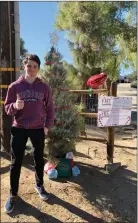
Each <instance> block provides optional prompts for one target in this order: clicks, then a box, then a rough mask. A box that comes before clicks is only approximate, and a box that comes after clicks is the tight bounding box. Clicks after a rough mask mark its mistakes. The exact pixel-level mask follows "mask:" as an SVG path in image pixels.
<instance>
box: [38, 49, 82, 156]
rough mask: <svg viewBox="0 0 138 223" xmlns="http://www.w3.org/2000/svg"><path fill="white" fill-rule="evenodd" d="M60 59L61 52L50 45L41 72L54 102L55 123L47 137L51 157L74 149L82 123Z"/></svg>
mask: <svg viewBox="0 0 138 223" xmlns="http://www.w3.org/2000/svg"><path fill="white" fill-rule="evenodd" d="M61 59H62V56H61V54H60V53H59V52H58V51H57V50H56V49H55V47H53V46H52V47H51V49H50V51H49V52H48V53H47V55H46V57H45V65H46V71H44V72H43V74H42V73H41V78H42V79H43V81H45V82H46V83H48V85H49V86H50V87H51V88H52V92H53V99H54V104H55V124H54V126H53V127H52V128H51V130H50V132H49V136H48V139H47V147H48V149H49V153H50V155H51V156H52V158H53V157H55V156H59V157H61V156H63V155H64V154H66V153H67V152H70V151H74V150H75V142H76V140H77V138H78V136H79V133H80V128H81V125H82V124H81V123H82V122H81V118H80V117H79V116H78V112H79V110H80V109H81V108H80V106H77V105H75V102H76V101H75V100H76V97H75V96H73V95H72V94H70V93H69V92H68V89H69V84H68V81H67V72H66V69H65V68H64V66H63V62H62V60H61Z"/></svg>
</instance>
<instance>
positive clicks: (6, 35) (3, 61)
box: [0, 1, 15, 152]
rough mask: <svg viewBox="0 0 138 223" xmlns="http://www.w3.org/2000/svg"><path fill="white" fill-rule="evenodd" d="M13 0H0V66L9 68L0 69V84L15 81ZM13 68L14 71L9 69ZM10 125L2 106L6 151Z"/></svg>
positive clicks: (10, 120)
mask: <svg viewBox="0 0 138 223" xmlns="http://www.w3.org/2000/svg"><path fill="white" fill-rule="evenodd" d="M13 6H14V2H9V1H8V2H1V3H0V9H1V14H0V21H1V22H0V30H1V35H0V47H1V52H0V67H1V68H10V69H9V70H7V71H6V70H2V71H1V77H2V86H4V85H5V86H6V85H9V84H11V82H13V81H15V69H14V68H15V56H14V54H15V49H14V47H15V45H14V41H15V39H14V24H13V21H14V18H13V15H14V7H13ZM11 68H13V69H14V71H12V70H11ZM1 94H2V95H1V103H2V106H3V103H4V101H5V98H6V94H7V88H5V87H1ZM11 125H12V117H11V116H9V115H7V114H6V113H5V111H4V106H3V108H2V115H1V143H2V147H3V149H4V150H6V152H10V138H11V133H10V131H11Z"/></svg>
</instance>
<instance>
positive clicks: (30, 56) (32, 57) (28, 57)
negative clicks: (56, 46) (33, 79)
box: [23, 54, 41, 68]
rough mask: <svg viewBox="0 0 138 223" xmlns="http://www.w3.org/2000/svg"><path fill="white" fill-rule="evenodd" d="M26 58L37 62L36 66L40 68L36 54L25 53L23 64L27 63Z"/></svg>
mask: <svg viewBox="0 0 138 223" xmlns="http://www.w3.org/2000/svg"><path fill="white" fill-rule="evenodd" d="M28 60H32V61H34V62H36V63H37V64H38V68H40V64H41V62H40V59H39V57H38V56H37V55H35V54H28V55H26V57H25V59H24V60H23V64H24V65H25V64H27V63H28Z"/></svg>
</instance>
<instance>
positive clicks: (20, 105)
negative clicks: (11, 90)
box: [16, 94, 24, 110]
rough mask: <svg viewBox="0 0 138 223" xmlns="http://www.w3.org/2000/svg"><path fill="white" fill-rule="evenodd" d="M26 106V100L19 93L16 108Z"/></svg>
mask: <svg viewBox="0 0 138 223" xmlns="http://www.w3.org/2000/svg"><path fill="white" fill-rule="evenodd" d="M23 107H24V101H23V100H21V99H20V95H19V94H17V100H16V108H17V109H18V110H20V109H23Z"/></svg>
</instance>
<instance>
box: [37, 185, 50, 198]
mask: <svg viewBox="0 0 138 223" xmlns="http://www.w3.org/2000/svg"><path fill="white" fill-rule="evenodd" d="M35 190H36V192H37V193H38V194H39V197H40V198H41V199H42V200H43V201H47V200H48V198H49V197H48V196H47V198H44V197H42V196H41V194H40V193H39V191H38V190H37V188H35Z"/></svg>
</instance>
